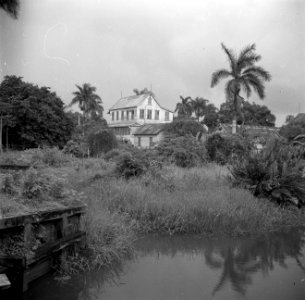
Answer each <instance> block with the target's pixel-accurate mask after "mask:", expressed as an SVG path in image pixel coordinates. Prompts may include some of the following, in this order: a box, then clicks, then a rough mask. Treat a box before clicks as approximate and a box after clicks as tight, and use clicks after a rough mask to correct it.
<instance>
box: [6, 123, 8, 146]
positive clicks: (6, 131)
mask: <svg viewBox="0 0 305 300" xmlns="http://www.w3.org/2000/svg"><path fill="white" fill-rule="evenodd" d="M7 151H8V126H6V152H7Z"/></svg>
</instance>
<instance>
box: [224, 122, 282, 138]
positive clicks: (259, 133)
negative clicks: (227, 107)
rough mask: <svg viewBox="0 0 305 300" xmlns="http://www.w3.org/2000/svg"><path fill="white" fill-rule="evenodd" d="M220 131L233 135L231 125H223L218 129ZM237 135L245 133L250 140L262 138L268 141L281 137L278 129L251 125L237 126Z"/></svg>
mask: <svg viewBox="0 0 305 300" xmlns="http://www.w3.org/2000/svg"><path fill="white" fill-rule="evenodd" d="M218 130H219V131H221V132H223V133H225V134H231V133H232V125H231V124H221V125H220V126H219V128H218ZM236 131H237V133H244V134H246V135H247V136H248V137H249V138H262V139H264V140H267V139H268V138H270V137H272V136H273V137H279V133H278V132H279V129H278V128H276V127H267V126H251V125H244V126H240V125H237V128H236Z"/></svg>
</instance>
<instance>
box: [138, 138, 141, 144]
mask: <svg viewBox="0 0 305 300" xmlns="http://www.w3.org/2000/svg"><path fill="white" fill-rule="evenodd" d="M138 146H139V147H141V137H140V136H139V137H138Z"/></svg>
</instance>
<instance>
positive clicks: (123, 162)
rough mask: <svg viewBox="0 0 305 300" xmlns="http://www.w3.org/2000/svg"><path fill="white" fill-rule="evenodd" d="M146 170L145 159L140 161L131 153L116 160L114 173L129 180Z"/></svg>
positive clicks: (146, 162) (146, 163)
mask: <svg viewBox="0 0 305 300" xmlns="http://www.w3.org/2000/svg"><path fill="white" fill-rule="evenodd" d="M147 168H148V161H146V160H145V159H140V158H139V157H136V155H132V154H131V153H124V154H122V155H121V156H120V157H119V159H118V162H117V166H116V173H117V174H118V175H119V176H122V177H124V178H125V179H129V178H131V177H136V176H140V175H142V174H144V173H145V171H146V170H147Z"/></svg>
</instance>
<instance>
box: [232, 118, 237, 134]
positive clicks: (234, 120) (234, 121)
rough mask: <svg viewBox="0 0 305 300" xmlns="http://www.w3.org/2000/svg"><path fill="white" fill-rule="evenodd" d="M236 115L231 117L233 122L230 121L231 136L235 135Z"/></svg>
mask: <svg viewBox="0 0 305 300" xmlns="http://www.w3.org/2000/svg"><path fill="white" fill-rule="evenodd" d="M236 123H237V122H236V114H234V116H233V121H232V134H235V133H236Z"/></svg>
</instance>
